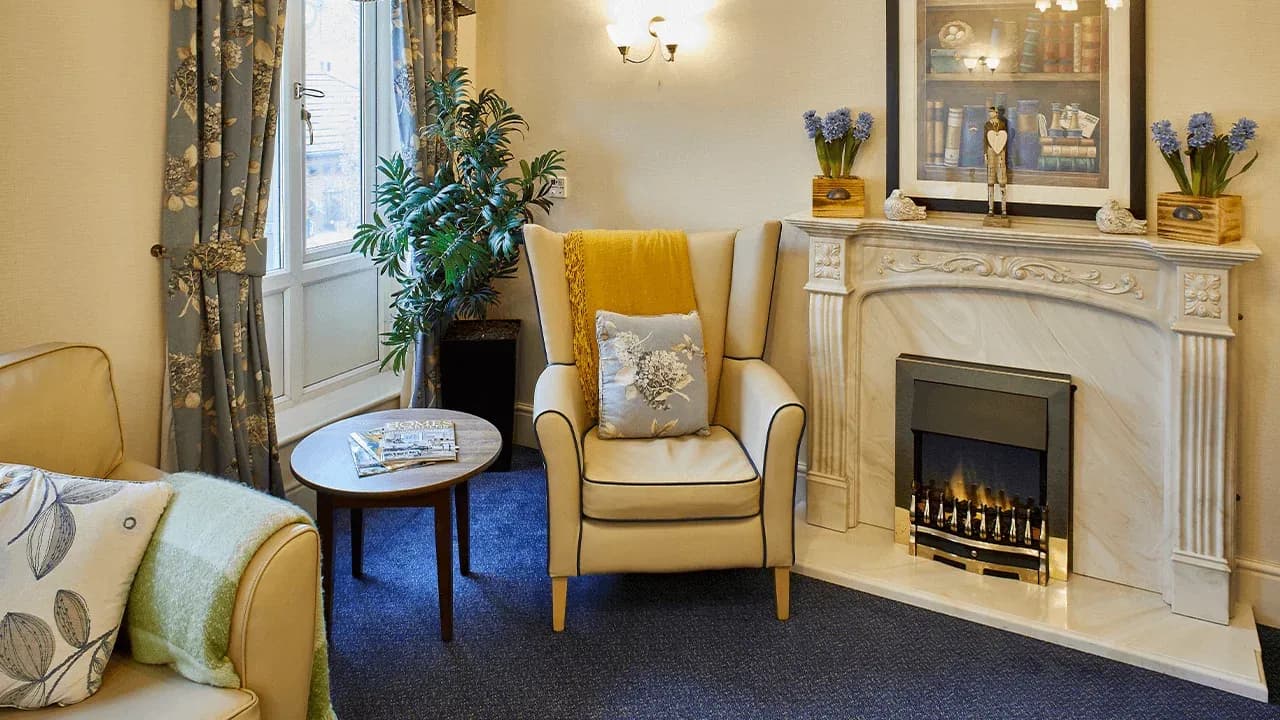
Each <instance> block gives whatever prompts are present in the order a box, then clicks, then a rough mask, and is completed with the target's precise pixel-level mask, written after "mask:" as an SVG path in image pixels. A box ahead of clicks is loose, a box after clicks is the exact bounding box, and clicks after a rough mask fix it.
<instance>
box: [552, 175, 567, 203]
mask: <svg viewBox="0 0 1280 720" xmlns="http://www.w3.org/2000/svg"><path fill="white" fill-rule="evenodd" d="M547 194H548V195H550V196H551V197H553V198H567V197H569V178H567V177H565V176H564V175H561V176H559V177H556V178H554V179H552V181H551V190H550V191H548V192H547Z"/></svg>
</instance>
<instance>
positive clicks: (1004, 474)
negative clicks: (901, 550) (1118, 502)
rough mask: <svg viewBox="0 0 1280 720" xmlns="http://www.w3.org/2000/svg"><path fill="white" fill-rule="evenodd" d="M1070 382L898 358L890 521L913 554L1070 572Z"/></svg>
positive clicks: (1009, 572) (966, 563)
mask: <svg viewBox="0 0 1280 720" xmlns="http://www.w3.org/2000/svg"><path fill="white" fill-rule="evenodd" d="M1071 389H1072V386H1071V377H1070V376H1069V375H1064V374H1061V373H1052V372H1043V371H1038V370H1025V369H1019V368H1007V367H999V366H992V365H980V364H976V363H966V362H960V361H954V360H946V359H941V358H929V357H921V356H916V355H901V356H899V358H898V361H897V436H898V437H897V467H896V480H897V492H896V504H897V512H896V518H897V521H896V525H897V526H898V527H897V531H898V532H899V534H900V535H905V536H906V537H905V541H906V542H907V545H908V548H909V550H910V552H911V553H912V554H913V555H917V556H920V557H925V558H932V559H934V560H938V561H940V562H943V563H946V564H948V565H953V566H955V567H959V568H963V569H965V570H968V571H970V572H976V573H980V574H985V575H997V576H1005V577H1014V578H1018V579H1021V580H1023V581H1026V582H1032V583H1037V584H1040V585H1045V584H1048V582H1049V580H1050V578H1056V579H1062V580H1065V579H1066V577H1067V575H1068V574H1069V572H1070V564H1071V555H1070V553H1071V549H1070V536H1071V420H1072V413H1071Z"/></svg>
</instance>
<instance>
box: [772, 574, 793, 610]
mask: <svg viewBox="0 0 1280 720" xmlns="http://www.w3.org/2000/svg"><path fill="white" fill-rule="evenodd" d="M773 598H774V600H775V601H777V603H778V619H779V620H786V619H787V618H789V617H791V568H789V567H777V568H774V569H773Z"/></svg>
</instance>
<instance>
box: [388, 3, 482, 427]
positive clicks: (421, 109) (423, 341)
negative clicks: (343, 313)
mask: <svg viewBox="0 0 1280 720" xmlns="http://www.w3.org/2000/svg"><path fill="white" fill-rule="evenodd" d="M473 12H475V7H474V0H471V1H468V2H464V1H463V0H392V2H391V56H392V63H393V67H392V72H393V76H392V77H393V85H394V87H395V95H396V98H395V99H396V104H395V107H396V127H397V129H398V130H399V136H400V137H399V139H400V148H401V150H400V153H401V155H403V156H404V158H405V159H406V160H407V161H412V164H413V169H414V171H415V172H417V173H418V174H419V175H421V176H429V175H434V174H435V171H436V161H437V158H436V157H435V155H434V152H435V149H434V148H433V147H432V146H431V145H430V144H427V143H423V142H421V136H422V131H423V130H424V129H425V128H426V127H427V126H428V125H430V124H431V121H430V117H429V114H430V105H431V99H430V98H431V95H430V93H429V92H428V90H427V78H429V77H433V78H437V79H438V78H440V77H441V75H442V74H443V73H446V72H448V71H450V70H452V69H453V68H455V67H456V66H457V64H458V35H457V19H458V18H459V17H462V16H464V15H470V14H471V13H473ZM439 349H440V344H439V338H438V337H437V336H436V334H435V333H432V334H431V335H420V336H419V337H418V348H417V352H416V353H415V357H414V368H413V390H412V393H413V394H412V399H411V400H410V401H409V404H410V406H412V407H435V406H437V405H439V403H440V362H439V359H440V353H439Z"/></svg>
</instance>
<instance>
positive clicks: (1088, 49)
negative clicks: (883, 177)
mask: <svg viewBox="0 0 1280 720" xmlns="http://www.w3.org/2000/svg"><path fill="white" fill-rule="evenodd" d="M887 3H888V33H889V34H888V48H889V52H888V55H889V56H888V90H889V104H888V122H887V123H886V124H887V134H888V137H889V149H888V178H887V181H888V187H889V188H890V189H894V188H901V189H902V191H903V192H904V193H905V194H907V195H910V196H911V197H913V198H915V199H916V200H918V201H920V202H921V203H922V204H924V205H925V206H926V207H928V208H930V209H933V210H943V211H962V212H983V213H985V212H986V210H987V203H986V200H987V186H986V185H987V174H986V162H985V155H984V147H983V136H984V131H983V127H984V125H985V123H986V122H987V112H988V111H987V109H988V108H989V107H992V106H994V107H996V108H997V112H998V113H1000V114H1001V115H1002V116H1003V118H1004V120H1005V121H1006V123H1007V125H1008V128H1009V135H1008V144H1007V147H1008V151H1007V153H1006V155H1007V158H1008V166H1009V173H1008V180H1009V185H1008V196H1009V209H1010V212H1011V213H1012V214H1015V215H1031V216H1040V217H1062V218H1092V217H1093V216H1094V214H1095V213H1096V212H1097V210H1098V208H1099V207H1101V206H1102V205H1104V204H1106V202H1107V201H1108V200H1112V199H1117V200H1121V202H1122V203H1127V204H1128V205H1129V207H1130V209H1131V210H1132V211H1133V213H1134V214H1135V215H1136V216H1138V217H1142V216H1143V215H1144V212H1145V208H1146V160H1145V158H1146V142H1145V134H1146V103H1145V98H1146V77H1145V75H1146V3H1145V2H1144V0H1124V2H1123V5H1122V6H1121V7H1119V8H1116V9H1111V8H1109V7H1107V5H1109V4H1115V3H1107V2H1104V0H1069V1H1068V2H1057V1H1056V0H1055V1H1054V2H1047V3H1046V2H1036V0H887ZM1046 5H1047V6H1049V7H1048V9H1047V10H1041V9H1040V8H1042V7H1044V6H1046Z"/></svg>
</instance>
